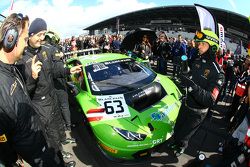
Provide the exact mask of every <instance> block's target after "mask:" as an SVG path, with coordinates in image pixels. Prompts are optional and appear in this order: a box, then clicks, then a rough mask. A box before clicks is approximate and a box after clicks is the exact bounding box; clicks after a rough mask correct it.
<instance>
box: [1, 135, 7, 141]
mask: <svg viewBox="0 0 250 167" xmlns="http://www.w3.org/2000/svg"><path fill="white" fill-rule="evenodd" d="M5 142H7V137H6V135H5V134H3V135H0V143H5Z"/></svg>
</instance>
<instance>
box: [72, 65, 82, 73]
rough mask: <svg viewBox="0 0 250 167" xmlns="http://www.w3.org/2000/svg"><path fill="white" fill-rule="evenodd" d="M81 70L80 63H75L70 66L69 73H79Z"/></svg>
mask: <svg viewBox="0 0 250 167" xmlns="http://www.w3.org/2000/svg"><path fill="white" fill-rule="evenodd" d="M81 71H82V65H77V66H74V67H71V68H70V74H76V73H80V72H81Z"/></svg>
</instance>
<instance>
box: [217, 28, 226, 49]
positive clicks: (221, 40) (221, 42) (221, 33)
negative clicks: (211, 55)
mask: <svg viewBox="0 0 250 167" xmlns="http://www.w3.org/2000/svg"><path fill="white" fill-rule="evenodd" d="M218 29H219V46H220V48H221V49H223V47H224V46H223V45H225V42H224V41H225V30H224V26H223V25H222V24H220V23H218Z"/></svg>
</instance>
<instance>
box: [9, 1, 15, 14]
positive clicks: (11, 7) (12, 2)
mask: <svg viewBox="0 0 250 167" xmlns="http://www.w3.org/2000/svg"><path fill="white" fill-rule="evenodd" d="M13 6H14V0H11V4H10V13H11V11H12V10H13Z"/></svg>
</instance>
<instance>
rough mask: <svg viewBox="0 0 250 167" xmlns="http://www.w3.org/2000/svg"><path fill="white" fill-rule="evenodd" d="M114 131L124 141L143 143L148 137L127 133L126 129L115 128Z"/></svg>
mask: <svg viewBox="0 0 250 167" xmlns="http://www.w3.org/2000/svg"><path fill="white" fill-rule="evenodd" d="M113 129H114V130H115V131H116V132H117V133H118V134H119V135H120V136H122V137H123V138H124V139H126V140H129V141H143V140H144V139H145V138H146V137H147V135H145V134H141V133H136V132H131V131H127V130H124V129H120V128H116V127H113Z"/></svg>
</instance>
